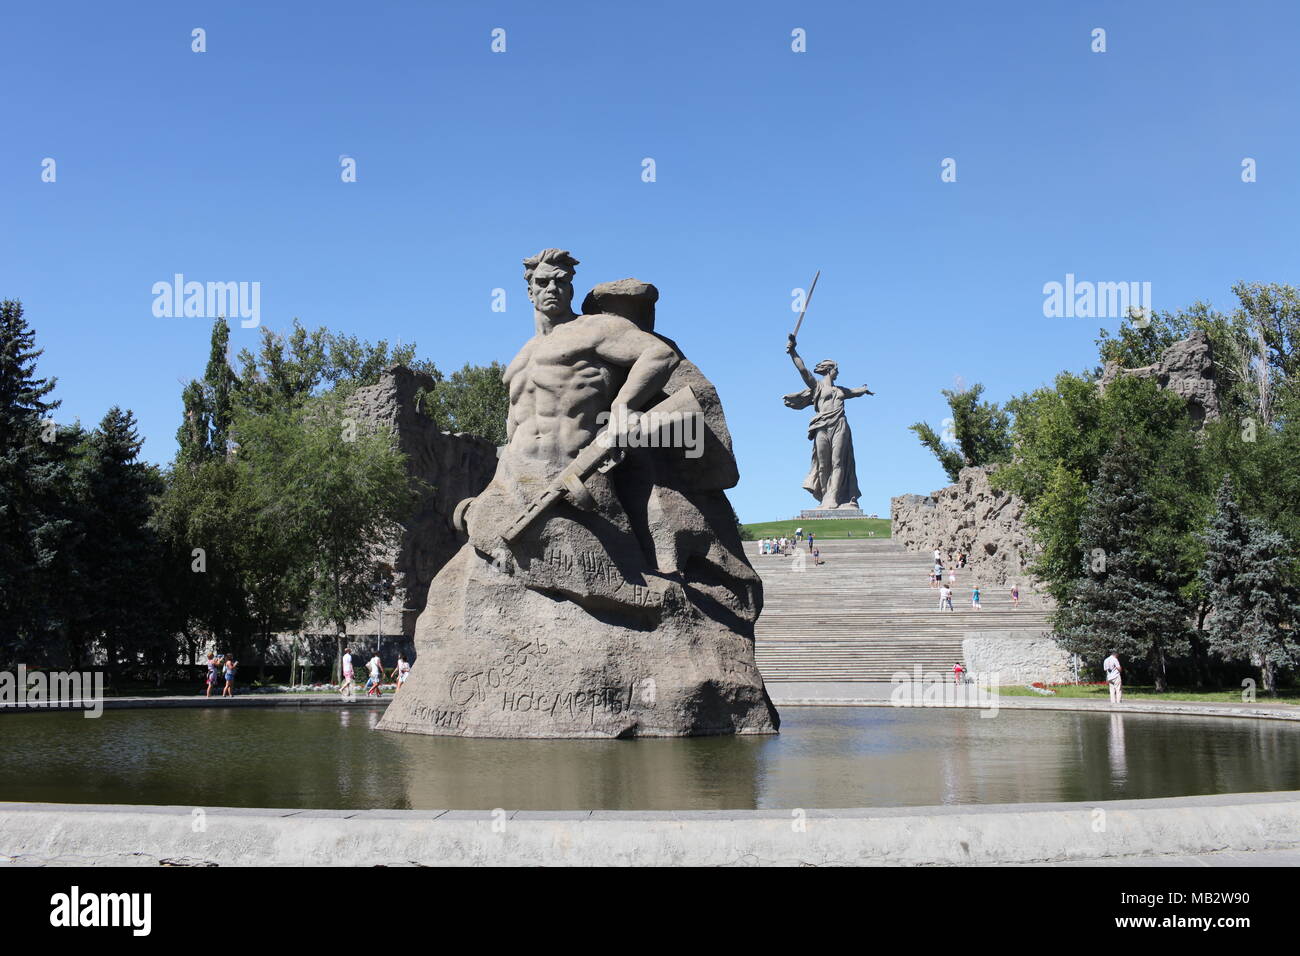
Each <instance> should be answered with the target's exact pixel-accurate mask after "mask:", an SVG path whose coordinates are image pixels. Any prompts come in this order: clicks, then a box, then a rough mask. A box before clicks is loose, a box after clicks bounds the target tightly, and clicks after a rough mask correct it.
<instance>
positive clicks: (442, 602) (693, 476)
mask: <svg viewBox="0 0 1300 956" xmlns="http://www.w3.org/2000/svg"><path fill="white" fill-rule="evenodd" d="M577 265H578V262H577V260H576V259H574V258H573V257H572V256H570V255H569V253H568V252H565V251H563V250H560V249H544V250H543V251H542V252H540V253H538V254H537V255H535V256H532V257H531V258H529V259H525V260H524V278H525V280H526V282H527V284H528V294H529V298H530V299H531V300H532V303H533V307H534V321H535V325H536V329H535V331H536V334H535V335H534V336H533V337H532V338H531V339H529V340H528V342H527V343H525V345H524V347H523V348H522V349H521V350H520V352H519V354H518V355H516V356H515V358H514V360H513V361H511V362H510V364H509V366H508V367H507V368H506V372H505V376H504V378H505V383H506V385H507V387H508V388H509V392H510V412H509V418H508V422H507V432H506V433H507V439H506V444H505V446H504V447H503V448H502V449H501V451H500V459H499V461H498V464H497V469H496V474H495V476H494V477H493V479H492V482H491V483H490V484H489V485H488V487H487V488H486V489H485V490H484V491H483V493H482V494H480V495H478V496H477V497H476V498H472V499H468V500H467V501H463V502H461V504H460V505H459V506H457V508H456V521H457V524H458V527H460V528H461V529H462V530H463V531H464V532H465V533H466V535H467V537H468V541H467V543H466V544H464V546H462V547H461V549H460V551H459V552H458V553H457V555H456V556H455V557H454V558H452V559H451V561H449V562H448V563H447V565H446V566H445V567H443V569H442V570H441V571H440V572H439V573H438V576H437V577H436V578H435V579H434V581H433V583H432V585H431V586H430V588H429V601H428V605H427V606H426V608H425V610H424V612H423V613H422V614H421V615H420V618H419V621H418V623H417V624H416V631H415V641H416V649H417V652H418V657H417V660H416V663H415V667H414V669H413V670H412V672H411V676H410V678H409V679H408V680H407V682H406V684H405V686H404V687H403V688H402V692H401V693H400V694H398V695H397V696H396V697H395V698H394V699H393V702H392V703H391V704H390V705H389V707H388V711H387V713H385V715H384V718H383V720H382V721H381V722H380V724H379V726H380V728H381V729H384V730H397V731H407V732H412V733H424V734H441V735H452V736H466V737H634V736H686V735H696V734H730V733H774V732H776V730H777V727H778V726H779V718H778V716H777V713H776V709H775V708H774V707H773V706H772V702H771V700H770V699H769V697H768V695H767V690H766V688H765V687H764V685H763V679H762V677H761V676H760V675H759V673H758V669H757V667H756V666H755V664H754V622H755V620H756V619H757V618H758V615H759V612H760V611H761V609H762V603H763V597H762V595H763V590H762V583H761V582H760V580H759V578H758V576H757V574H755V572H754V569H753V568H752V567H750V565H749V562H748V560H746V558H745V554H744V551H743V549H742V546H741V543H740V537H739V532H738V530H737V527H736V522H735V515H734V512H733V511H732V510H731V505H730V503H729V502H728V501H727V497H726V494H725V493H724V489H726V488H730V487H732V486H734V485H735V484H736V482H737V481H738V480H739V473H738V472H737V470H736V462H735V457H734V456H733V454H732V451H731V436H730V433H729V432H728V430H727V425H726V420H725V418H724V417H723V413H722V405H721V403H720V402H719V400H718V395H717V392H716V391H715V390H714V388H713V386H712V385H711V384H710V383H709V381H708V379H706V378H705V377H704V376H703V375H702V374H701V373H700V371H699V369H697V368H696V367H695V366H694V365H692V364H691V363H690V362H689V361H687V360H686V358H685V357H684V356H683V355H682V352H681V350H680V349H678V348H677V346H676V344H675V343H674V342H672V341H671V340H670V339H666V338H664V337H663V336H660V335H658V334H656V333H655V332H654V322H655V316H654V303H655V301H656V300H657V299H658V295H659V293H658V291H657V290H656V289H655V287H654V286H652V285H648V284H646V283H643V282H638V281H636V280H634V279H623V280H620V281H618V282H611V283H605V284H603V285H599V286H597V287H595V288H594V289H593V290H592V291H591V293H590V294H589V295H588V296H587V298H586V300H585V301H584V302H583V314H582V315H575V314H574V312H573V310H572V307H571V304H572V300H573V277H574V270H575V267H576V266H577Z"/></svg>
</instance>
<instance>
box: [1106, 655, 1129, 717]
mask: <svg viewBox="0 0 1300 956" xmlns="http://www.w3.org/2000/svg"><path fill="white" fill-rule="evenodd" d="M1101 667H1102V670H1104V671H1105V672H1106V684H1107V685H1108V686H1109V687H1110V702H1111V703H1112V704H1118V703H1119V702H1120V700H1121V699H1123V697H1124V690H1123V680H1122V679H1121V678H1120V674H1121V673H1122V672H1123V670H1124V668H1122V667H1120V666H1119V658H1118V657H1116V656H1115V652H1114V651H1111V652H1110V657H1108V658H1106V659H1105V660H1104V661H1102V662H1101Z"/></svg>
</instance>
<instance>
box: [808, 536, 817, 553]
mask: <svg viewBox="0 0 1300 956" xmlns="http://www.w3.org/2000/svg"><path fill="white" fill-rule="evenodd" d="M815 537H817V533H816V532H815V531H809V532H808V553H809V554H811V553H812V549H813V538H815Z"/></svg>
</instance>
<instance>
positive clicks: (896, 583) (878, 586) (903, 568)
mask: <svg viewBox="0 0 1300 956" xmlns="http://www.w3.org/2000/svg"><path fill="white" fill-rule="evenodd" d="M818 548H819V549H820V551H821V554H822V558H823V560H824V561H825V562H826V563H825V564H822V565H813V564H812V563H811V562H809V563H807V564H806V565H805V566H804V570H802V571H796V570H794V565H793V558H792V557H781V556H775V555H760V554H759V553H758V545H757V542H752V541H750V542H746V543H745V553H746V555H747V556H748V557H749V559H750V563H751V564H753V566H754V569H755V570H756V571H757V572H758V574H759V576H760V577H761V578H762V579H763V602H764V603H763V613H762V615H761V616H760V617H759V620H758V625H757V627H756V628H755V636H756V645H755V657H756V660H757V663H758V668H759V671H760V672H761V673H762V674H763V678H764V679H765V680H768V681H888V680H889V679H890V678H891V677H892V676H893V675H894V674H896V673H898V672H900V671H902V672H906V673H911V672H912V670H913V668H915V667H917V666H920V667H922V668H923V669H924V670H925V671H927V672H932V671H935V670H938V671H939V672H941V673H947V672H948V671H949V670H950V669H951V668H952V665H953V663H954V662H955V661H957V660H959V659H960V658H961V656H962V643H961V642H962V639H963V638H964V637H965V636H966V635H967V634H970V633H973V632H978V631H993V630H996V631H1023V632H1025V633H1026V634H1041V633H1043V632H1045V631H1048V630H1050V627H1051V625H1050V621H1049V619H1048V614H1047V612H1046V611H1044V610H1043V609H1042V608H1038V607H1031V606H1029V604H1028V603H1027V601H1028V595H1026V598H1027V600H1026V602H1025V603H1022V605H1021V606H1020V607H1019V608H1016V607H1013V606H1012V605H1011V599H1010V591H1009V589H1005V588H999V589H994V588H987V587H981V589H980V604H981V605H982V608H981V610H979V611H976V610H974V609H973V608H971V606H970V582H971V578H970V572H969V571H968V570H966V569H963V570H959V571H958V572H957V580H956V582H955V586H954V589H953V608H954V610H953V611H942V610H939V608H938V603H939V595H938V589H937V588H932V587H930V586H929V573H930V568H931V567H932V566H933V562H932V560H931V558H930V556H929V555H925V554H914V553H910V552H906V551H903V550H902V549H901V548H900V547H899V546H898V545H897V544H895V543H893V542H892V541H890V540H889V539H881V538H862V539H859V538H850V539H835V540H833V541H825V542H823V543H821V544H819V545H818ZM804 550H805V553H806V546H805V548H804ZM1025 590H1027V589H1025Z"/></svg>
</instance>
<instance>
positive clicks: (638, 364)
mask: <svg viewBox="0 0 1300 956" xmlns="http://www.w3.org/2000/svg"><path fill="white" fill-rule="evenodd" d="M603 321H605V322H606V323H607V325H608V331H607V334H605V335H602V336H601V337H600V340H599V341H598V342H597V344H596V354H597V355H599V356H600V357H601V358H602V359H604V360H605V361H606V362H609V363H610V364H611V365H618V366H622V367H623V368H626V369H627V370H628V373H627V381H626V382H624V383H623V387H622V388H621V389H619V391H618V394H617V395H615V396H614V401H613V403H612V404H611V406H610V407H611V409H616V408H618V407H619V406H620V405H622V406H624V407H625V408H627V409H628V411H634V412H639V411H642V410H643V409H644V408H645V405H646V402H648V401H649V400H650V398H651V396H653V395H654V394H655V393H657V392H659V391H662V390H663V387H664V385H666V384H667V383H668V376H670V375H671V374H672V372H673V369H674V368H676V367H677V353H676V352H674V351H673V350H672V349H671V348H669V347H668V346H667V345H665V344H664V343H663V342H662V341H661V340H660V339H658V338H656V337H655V336H653V335H651V334H650V333H648V332H642V331H641V330H640V329H638V328H637V327H636V326H635V325H633V324H632V323H631V322H628V321H627V320H626V319H604V320H603Z"/></svg>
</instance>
